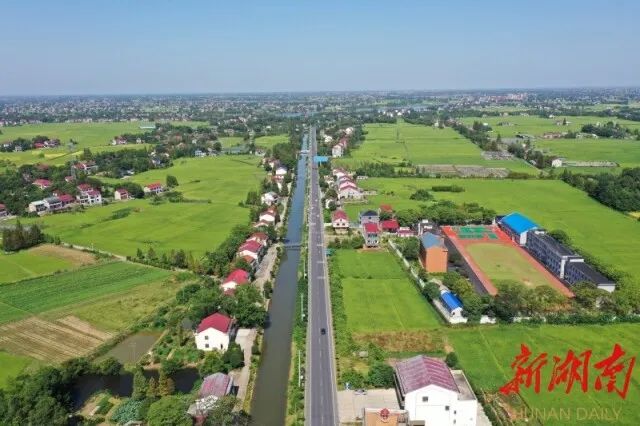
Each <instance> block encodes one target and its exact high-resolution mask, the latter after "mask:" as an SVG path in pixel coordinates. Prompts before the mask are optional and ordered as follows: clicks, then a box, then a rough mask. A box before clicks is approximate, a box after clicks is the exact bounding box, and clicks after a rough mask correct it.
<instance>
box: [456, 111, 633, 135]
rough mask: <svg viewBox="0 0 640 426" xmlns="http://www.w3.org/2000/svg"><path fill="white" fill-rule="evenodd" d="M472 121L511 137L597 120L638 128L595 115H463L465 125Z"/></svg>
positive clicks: (573, 128) (571, 127)
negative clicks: (564, 123)
mask: <svg viewBox="0 0 640 426" xmlns="http://www.w3.org/2000/svg"><path fill="white" fill-rule="evenodd" d="M564 118H566V119H567V121H568V122H569V124H568V125H567V126H558V125H556V121H560V122H562V120H563V119H564ZM474 121H479V122H480V123H487V124H489V125H490V126H491V129H492V132H491V134H492V135H494V136H496V135H497V134H498V133H500V135H501V136H502V137H503V138H504V137H513V136H515V135H516V134H518V133H525V134H529V135H534V136H537V137H542V135H543V134H544V133H546V132H568V131H573V132H577V131H579V130H580V129H581V128H582V126H584V125H585V124H596V123H598V122H600V123H602V124H604V123H607V122H608V121H613V122H615V123H619V124H621V125H623V126H625V127H628V128H629V129H631V130H634V129H640V122H637V121H630V120H621V119H617V118H611V117H596V116H578V117H570V116H566V117H564V116H561V115H560V116H557V117H554V118H541V117H536V116H521V115H515V116H506V117H465V118H463V119H462V122H463V123H464V124H466V125H469V126H470V125H472V124H473V122H474ZM498 123H511V124H512V125H511V126H508V125H503V126H499V125H498Z"/></svg>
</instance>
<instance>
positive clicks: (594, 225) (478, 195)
mask: <svg viewBox="0 0 640 426" xmlns="http://www.w3.org/2000/svg"><path fill="white" fill-rule="evenodd" d="M445 183H446V184H447V185H451V184H454V185H459V186H462V187H464V188H465V191H464V192H459V193H450V192H446V193H445V192H438V193H434V196H435V198H436V200H441V199H446V200H452V201H455V202H457V203H463V202H475V203H478V204H480V205H482V206H484V207H487V208H491V209H494V210H495V211H496V212H497V213H498V214H505V213H509V212H512V211H519V212H521V213H523V214H525V215H527V216H529V217H530V218H531V219H532V220H533V221H534V222H536V223H538V224H539V225H540V226H542V227H544V228H546V229H549V230H553V229H562V230H564V231H566V232H567V234H569V236H570V237H571V239H572V240H573V242H574V244H575V245H576V246H577V247H579V248H581V249H582V250H584V251H585V252H587V253H590V254H591V255H593V256H595V257H596V258H598V259H599V260H600V261H601V262H603V263H605V264H607V265H610V266H614V267H615V268H616V269H618V270H619V271H622V272H625V273H627V274H629V276H630V277H629V278H628V281H629V282H633V283H635V284H637V285H640V278H638V277H640V262H638V253H640V223H639V222H638V221H637V220H635V219H634V218H633V217H630V216H628V215H625V214H623V213H620V212H617V211H615V210H612V209H610V208H608V207H606V206H604V205H602V204H600V203H599V202H597V201H596V200H594V199H592V198H590V197H589V196H588V195H587V194H586V193H584V192H583V191H580V190H579V189H576V188H572V187H571V186H569V185H567V184H565V183H564V182H562V181H557V180H524V181H523V180H506V179H505V180H481V179H420V178H387V179H385V178H370V179H367V180H363V181H361V182H360V185H361V186H362V187H363V188H365V189H375V190H377V191H378V195H375V196H370V197H369V202H368V203H367V204H348V205H347V209H346V210H347V213H348V215H349V217H350V218H351V219H355V218H357V217H358V216H357V215H358V212H359V211H360V210H364V209H367V208H377V207H378V206H379V205H380V204H391V206H392V207H393V208H394V209H395V210H403V209H408V208H417V207H419V206H420V205H421V204H424V202H420V201H414V200H410V199H409V196H410V195H411V194H412V193H413V192H415V191H416V189H418V188H424V189H430V188H431V186H433V185H439V184H445Z"/></svg>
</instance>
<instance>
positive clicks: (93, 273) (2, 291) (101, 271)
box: [0, 262, 170, 324]
mask: <svg viewBox="0 0 640 426" xmlns="http://www.w3.org/2000/svg"><path fill="white" fill-rule="evenodd" d="M169 275H170V273H169V272H167V271H165V270H162V269H156V268H151V267H145V266H139V265H135V264H131V263H125V262H112V263H107V264H101V265H94V266H88V267H85V268H81V269H78V270H75V271H72V272H66V273H61V274H58V275H52V276H47V277H42V278H34V279H31V280H25V281H20V282H17V283H13V284H5V285H3V286H1V287H0V308H1V309H0V324H2V323H6V322H10V321H15V320H19V319H21V318H25V317H28V316H31V315H34V314H40V313H43V312H46V311H49V310H52V309H57V308H63V307H66V306H71V305H75V304H77V303H80V302H84V301H87V300H92V299H94V298H97V297H100V296H104V295H108V294H110V293H117V292H121V291H125V290H129V289H132V288H134V287H136V286H138V285H141V284H145V283H149V282H153V281H158V280H161V279H163V278H166V277H168V276H169Z"/></svg>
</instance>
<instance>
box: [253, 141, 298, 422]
mask: <svg viewBox="0 0 640 426" xmlns="http://www.w3.org/2000/svg"><path fill="white" fill-rule="evenodd" d="M307 138H308V136H307V135H306V134H305V135H304V137H303V140H302V149H303V150H307V149H308V147H307V142H308V141H307ZM306 182H307V155H306V154H302V155H300V158H299V159H298V171H297V174H296V186H295V190H294V192H293V198H292V199H291V204H290V209H291V210H290V213H289V218H288V221H287V236H286V238H287V241H288V242H289V244H290V245H292V246H293V247H289V248H286V249H285V252H284V253H283V255H282V261H281V263H280V268H279V269H278V274H277V276H276V281H275V285H274V291H273V296H272V298H271V305H270V307H269V319H268V323H267V325H266V327H265V330H264V341H263V345H262V356H261V360H260V366H259V367H258V374H257V378H256V386H255V389H254V392H253V401H252V405H251V417H252V418H253V424H254V425H255V426H282V425H284V424H285V414H286V408H287V386H288V384H289V367H290V364H291V337H292V336H291V335H292V332H293V313H294V310H295V305H296V293H297V290H296V286H297V282H298V266H299V264H300V248H299V246H298V244H299V243H300V242H301V237H302V224H303V220H304V205H305V191H306Z"/></svg>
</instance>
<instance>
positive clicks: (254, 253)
mask: <svg viewBox="0 0 640 426" xmlns="http://www.w3.org/2000/svg"><path fill="white" fill-rule="evenodd" d="M263 250H264V246H263V245H262V244H260V243H259V242H258V241H253V240H247V241H245V242H244V243H243V244H242V245H241V246H240V247H239V248H238V251H237V253H236V254H237V256H238V257H244V256H249V257H251V258H252V259H253V260H255V261H257V260H259V259H260V258H261V257H262V253H263Z"/></svg>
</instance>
